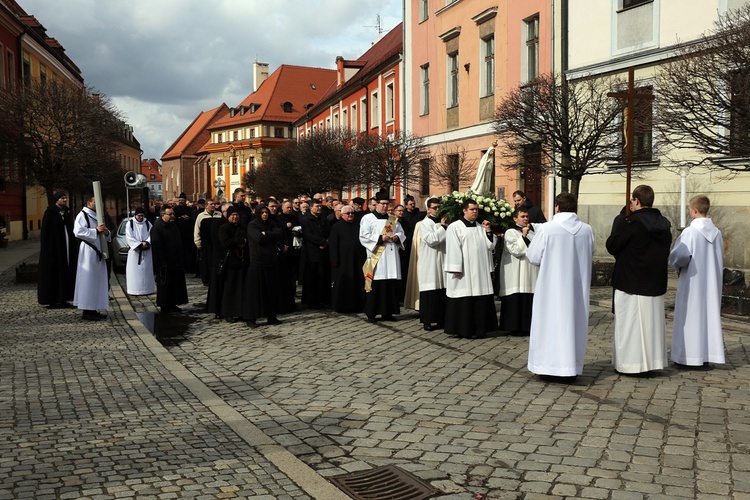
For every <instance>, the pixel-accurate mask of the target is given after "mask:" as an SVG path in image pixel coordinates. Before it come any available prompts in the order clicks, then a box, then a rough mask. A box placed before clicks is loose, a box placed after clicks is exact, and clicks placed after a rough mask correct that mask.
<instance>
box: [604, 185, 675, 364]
mask: <svg viewBox="0 0 750 500" xmlns="http://www.w3.org/2000/svg"><path fill="white" fill-rule="evenodd" d="M653 203H654V190H653V189H652V188H651V186H648V185H646V184H641V185H640V186H638V187H636V188H635V189H634V190H633V196H632V197H631V199H630V210H631V213H630V214H629V215H626V213H625V209H623V211H622V212H621V213H620V214H619V215H618V216H617V217H616V218H615V220H614V222H613V223H612V233H611V234H610V235H609V238H607V251H608V252H609V253H611V254H612V255H614V256H615V259H616V262H615V269H614V273H613V274H612V286H613V287H614V312H615V335H614V348H613V351H612V363H613V364H614V365H615V370H616V371H617V372H619V373H628V374H636V373H645V372H648V371H652V370H661V369H662V368H664V367H665V366H667V331H666V330H667V322H666V318H665V316H664V294H665V293H667V271H668V269H669V268H668V266H667V258H668V257H669V247H670V246H671V244H672V232H671V224H670V223H669V221H668V220H667V219H666V217H664V216H663V215H662V214H661V212H659V210H658V209H656V208H654V207H653Z"/></svg>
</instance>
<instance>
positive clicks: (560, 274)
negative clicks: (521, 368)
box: [526, 212, 594, 377]
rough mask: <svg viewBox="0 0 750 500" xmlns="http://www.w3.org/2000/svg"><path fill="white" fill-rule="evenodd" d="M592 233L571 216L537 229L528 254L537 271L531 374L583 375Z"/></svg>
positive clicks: (557, 217)
mask: <svg viewBox="0 0 750 500" xmlns="http://www.w3.org/2000/svg"><path fill="white" fill-rule="evenodd" d="M593 255H594V232H593V231H592V230H591V226H589V225H588V224H585V223H584V222H583V221H581V219H580V218H578V215H576V214H575V213H572V212H561V213H558V214H555V216H554V217H553V218H552V221H550V222H547V223H545V224H541V225H539V226H537V228H536V235H535V236H534V239H533V240H532V241H531V245H529V247H528V249H527V250H526V256H527V257H528V259H529V261H530V262H531V263H532V264H534V265H538V266H539V276H538V278H537V281H536V288H535V293H534V306H533V310H534V312H533V314H532V318H531V336H530V338H529V362H528V369H529V371H531V372H532V373H536V374H539V375H552V376H557V377H571V376H575V375H580V374H581V373H583V359H584V356H585V354H586V341H587V340H588V330H589V294H590V292H591V261H592V258H593Z"/></svg>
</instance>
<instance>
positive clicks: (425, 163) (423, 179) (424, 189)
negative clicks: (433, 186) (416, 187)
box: [419, 159, 430, 196]
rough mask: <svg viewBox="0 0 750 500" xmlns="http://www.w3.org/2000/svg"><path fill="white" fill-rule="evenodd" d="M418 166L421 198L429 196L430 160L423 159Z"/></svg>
mask: <svg viewBox="0 0 750 500" xmlns="http://www.w3.org/2000/svg"><path fill="white" fill-rule="evenodd" d="M419 166H420V168H421V174H422V175H421V176H420V179H419V180H420V188H421V189H420V191H421V193H420V194H421V195H422V196H429V195H430V160H429V159H424V160H420V161H419Z"/></svg>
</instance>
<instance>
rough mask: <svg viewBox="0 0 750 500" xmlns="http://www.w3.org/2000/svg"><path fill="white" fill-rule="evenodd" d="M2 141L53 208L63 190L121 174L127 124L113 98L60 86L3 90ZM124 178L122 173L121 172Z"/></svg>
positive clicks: (0, 107)
mask: <svg viewBox="0 0 750 500" xmlns="http://www.w3.org/2000/svg"><path fill="white" fill-rule="evenodd" d="M0 116H2V119H0V141H1V142H2V143H3V144H4V146H5V148H6V150H9V151H13V154H14V156H15V158H17V159H18V162H19V164H20V165H21V166H22V169H23V172H24V174H23V175H25V176H26V179H27V180H28V182H30V183H33V184H37V185H39V186H41V187H43V188H44V190H45V191H46V194H47V201H48V203H50V204H51V203H52V196H53V194H54V191H55V190H56V189H59V188H64V189H67V190H70V191H71V192H72V193H82V192H84V191H86V190H90V188H91V182H92V181H94V180H102V179H103V178H104V177H106V176H108V175H110V174H112V172H113V171H114V170H117V169H118V163H117V161H116V151H117V145H118V141H119V138H120V134H121V131H122V126H123V122H122V120H121V119H120V116H119V112H118V111H117V110H116V109H115V108H114V107H113V106H112V105H111V104H110V102H109V101H108V100H107V98H106V97H105V96H103V95H101V94H97V93H95V92H94V91H93V90H92V89H89V88H80V87H75V86H71V85H69V84H67V83H65V82H59V81H55V80H52V81H46V82H41V81H32V82H31V83H30V84H29V85H26V86H23V87H20V88H16V89H9V90H4V91H0ZM118 173H119V172H118Z"/></svg>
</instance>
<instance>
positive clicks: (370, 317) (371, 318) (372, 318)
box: [367, 316, 378, 323]
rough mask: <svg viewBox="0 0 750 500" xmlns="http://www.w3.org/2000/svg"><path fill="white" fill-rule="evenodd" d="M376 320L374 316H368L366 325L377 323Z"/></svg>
mask: <svg viewBox="0 0 750 500" xmlns="http://www.w3.org/2000/svg"><path fill="white" fill-rule="evenodd" d="M377 321H378V319H377V318H376V317H375V316H368V317H367V322H368V323H377Z"/></svg>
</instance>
